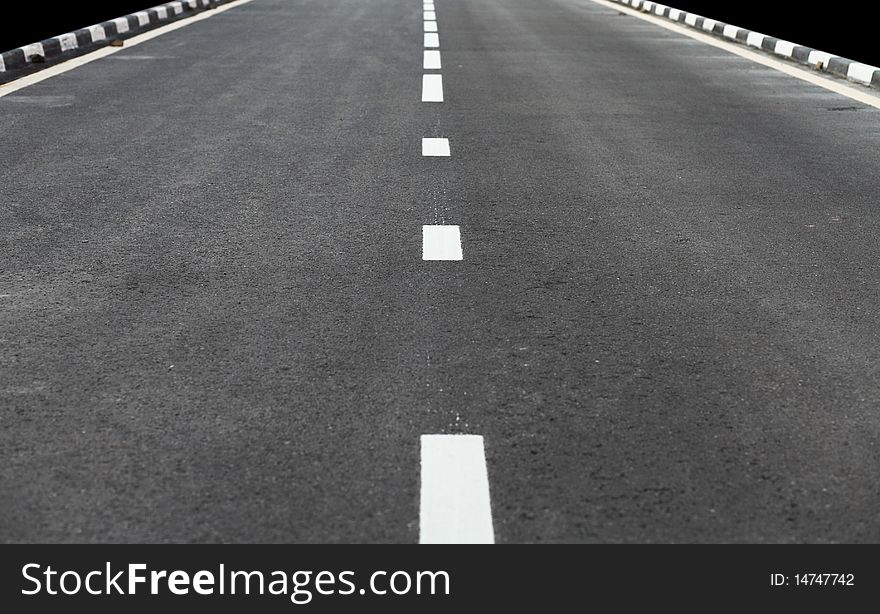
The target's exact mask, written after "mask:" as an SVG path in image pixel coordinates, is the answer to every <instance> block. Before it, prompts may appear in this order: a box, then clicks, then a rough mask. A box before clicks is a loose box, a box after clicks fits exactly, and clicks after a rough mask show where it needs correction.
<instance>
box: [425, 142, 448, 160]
mask: <svg viewBox="0 0 880 614" xmlns="http://www.w3.org/2000/svg"><path fill="white" fill-rule="evenodd" d="M422 155H423V156H449V139H441V138H433V137H431V138H423V139H422Z"/></svg>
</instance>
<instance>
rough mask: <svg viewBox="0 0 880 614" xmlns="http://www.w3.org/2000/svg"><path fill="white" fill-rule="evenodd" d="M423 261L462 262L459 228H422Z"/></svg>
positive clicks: (426, 226)
mask: <svg viewBox="0 0 880 614" xmlns="http://www.w3.org/2000/svg"><path fill="white" fill-rule="evenodd" d="M422 260H462V254H461V231H460V230H459V228H458V226H452V225H439V224H434V225H425V226H422Z"/></svg>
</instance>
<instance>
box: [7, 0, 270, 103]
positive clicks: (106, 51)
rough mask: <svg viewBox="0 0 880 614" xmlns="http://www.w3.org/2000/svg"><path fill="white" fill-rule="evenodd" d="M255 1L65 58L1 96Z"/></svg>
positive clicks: (224, 7) (234, 4)
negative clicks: (113, 45) (116, 44)
mask: <svg viewBox="0 0 880 614" xmlns="http://www.w3.org/2000/svg"><path fill="white" fill-rule="evenodd" d="M253 1H254V0H235V2H230V3H229V4H224V5H222V6H218V7H217V8H216V9H214V10H211V11H205V12H203V13H198V14H196V15H193V16H192V17H187V18H184V19H181V20H180V21H176V22H174V23H170V24H168V25H165V26H161V27H159V28H156V29H155V30H150V31H148V32H144V33H143V34H138V35H137V36H133V37H131V38H129V39H126V41H125V46H123V47H102V48H101V49H98V50H96V51H92V52H90V53H87V54H85V55H81V56H79V57H77V58H71V59H69V60H65V61H64V62H61V63H59V64H56V65H55V66H51V67H49V68H46V69H44V70H41V71H39V72H35V73H33V74H31V75H27V76H26V77H21V78H20V79H16V80H15V81H10V82H9V83H4V84H2V85H0V98H2V97H3V96H8V95H9V94H11V93H13V92H17V91H19V90H21V89H24V88H26V87H30V86H31V85H36V84H37V83H39V82H41V81H45V80H46V79H51V78H52V77H56V76H58V75H61V74H64V73H66V72H68V71H70V70H73V69H74V68H79V67H80V66H84V65H85V64H89V63H91V62H94V61H95V60H100V59H101V58H105V57H107V56H108V55H113V54H114V53H119V52H120V51H124V50H125V49H130V48H131V47H135V46H137V45H140V44H141V43H145V42H147V41H148V40H152V39H154V38H156V37H158V36H162V35H163V34H167V33H169V32H173V31H174V30H179V29H180V28H185V27H186V26H188V25H191V24H194V23H196V22H197V21H201V20H203V19H210V18H211V17H213V16H214V15H219V14H220V13H224V12H226V11H228V10H230V9H234V8H236V7H239V6H242V5H244V4H248V3H250V2H253ZM101 32H102V33H103V28H101ZM94 35H95V33H93V34H92V36H94Z"/></svg>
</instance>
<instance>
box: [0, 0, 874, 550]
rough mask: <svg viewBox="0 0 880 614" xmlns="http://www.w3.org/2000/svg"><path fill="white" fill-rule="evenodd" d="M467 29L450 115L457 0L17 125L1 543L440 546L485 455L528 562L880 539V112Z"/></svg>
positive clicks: (143, 65) (535, 32)
mask: <svg viewBox="0 0 880 614" xmlns="http://www.w3.org/2000/svg"><path fill="white" fill-rule="evenodd" d="M435 2H436V7H437V14H438V20H439V30H440V38H441V52H442V59H443V66H444V68H443V71H442V74H443V79H444V86H445V91H446V101H445V102H444V103H442V104H428V103H422V102H420V94H421V91H420V85H421V75H422V73H423V71H422V65H421V61H422V50H423V47H422V3H421V1H420V0H373V1H371V2H363V1H361V0H334V1H332V2H328V1H326V0H293V1H287V0H255V1H254V2H252V3H250V4H248V5H245V6H242V7H239V8H235V9H232V10H229V11H227V12H225V13H222V14H219V15H216V16H215V17H213V18H211V19H208V20H205V21H202V22H199V23H196V24H193V25H191V26H188V27H186V28H182V29H180V30H177V31H175V32H172V33H169V34H166V35H164V36H161V37H158V38H156V39H154V40H151V41H149V42H147V43H144V44H142V45H139V46H136V47H132V48H131V49H124V50H122V51H121V52H120V53H118V54H116V55H113V56H110V57H108V58H105V59H101V60H99V61H96V62H93V63H91V64H88V65H86V66H83V67H80V68H77V69H75V70H73V71H70V72H67V73H65V74H63V75H60V76H57V77H54V78H51V79H48V80H46V81H44V82H41V83H39V84H36V85H34V86H31V87H28V88H25V89H23V90H20V91H19V92H16V93H14V94H11V95H9V96H6V97H3V98H0V125H2V129H0V236H2V242H0V344H2V345H0V493H2V496H0V519H2V520H0V541H4V542H41V541H45V542H217V541H222V542H416V541H417V540H418V529H419V527H418V519H419V518H418V517H419V436H420V435H421V434H425V433H474V434H479V435H482V436H483V437H484V438H485V444H486V453H487V463H488V470H489V479H490V486H491V495H492V507H493V522H494V528H495V534H496V541H498V542H502V543H504V542H878V541H880V517H878V515H877V510H878V508H880V481H878V479H877V475H878V474H880V445H878V443H880V442H878V440H880V411H878V408H880V367H878V365H880V360H878V359H880V338H878V337H880V335H878V331H880V295H878V283H880V272H878V268H877V262H878V261H880V241H878V239H877V237H878V236H880V213H878V210H877V206H878V204H880V202H878V199H880V172H878V170H880V148H878V147H877V138H878V136H880V111H878V110H877V109H874V108H871V107H867V106H865V105H863V104H861V103H858V102H854V101H852V100H850V99H848V98H844V97H842V96H839V95H837V94H833V93H831V92H829V91H827V90H825V89H822V88H819V87H817V86H815V85H811V84H808V83H805V82H803V81H800V80H797V79H795V78H792V77H790V76H787V75H784V74H782V73H780V72H777V71H774V70H772V69H770V68H766V67H764V66H760V65H758V64H755V63H751V62H749V61H747V60H745V59H743V58H740V57H738V56H735V55H732V54H730V53H728V52H726V51H723V50H720V49H717V48H715V47H712V46H708V45H705V44H703V43H700V42H697V41H695V40H692V39H690V38H687V37H684V36H681V35H679V34H675V33H672V32H669V31H668V30H665V29H662V28H659V27H657V26H654V25H652V24H650V23H647V22H644V21H642V20H639V19H637V18H634V17H631V16H623V15H620V14H619V13H618V11H617V10H615V9H609V8H605V7H604V6H601V5H598V4H596V3H593V2H591V1H590V0H540V1H535V0H435ZM425 136H446V137H448V138H449V139H450V142H451V146H452V157H451V158H448V159H444V158H422V157H421V155H420V153H421V152H420V145H421V138H422V137H425ZM431 223H446V224H459V225H460V226H461V231H462V245H463V251H464V260H463V261H461V262H424V261H422V260H421V225H422V224H431Z"/></svg>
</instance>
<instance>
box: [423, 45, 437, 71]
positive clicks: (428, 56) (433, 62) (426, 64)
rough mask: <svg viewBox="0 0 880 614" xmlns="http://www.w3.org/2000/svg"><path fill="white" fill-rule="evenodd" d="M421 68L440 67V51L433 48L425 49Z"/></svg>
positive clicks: (435, 68) (432, 68) (431, 68)
mask: <svg viewBox="0 0 880 614" xmlns="http://www.w3.org/2000/svg"><path fill="white" fill-rule="evenodd" d="M422 68H424V69H425V70H439V69H440V52H439V51H436V50H434V49H425V57H424V59H423V60H422Z"/></svg>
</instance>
